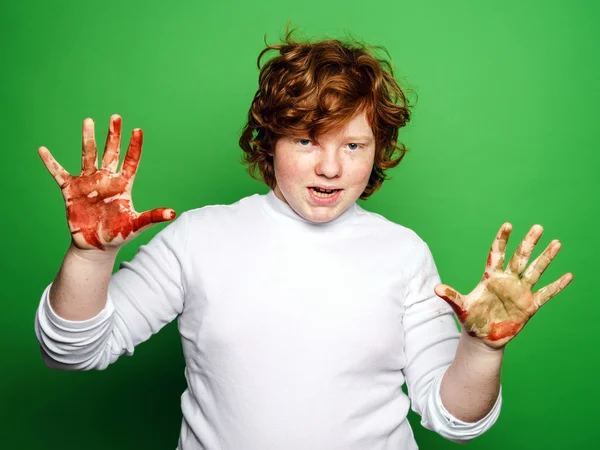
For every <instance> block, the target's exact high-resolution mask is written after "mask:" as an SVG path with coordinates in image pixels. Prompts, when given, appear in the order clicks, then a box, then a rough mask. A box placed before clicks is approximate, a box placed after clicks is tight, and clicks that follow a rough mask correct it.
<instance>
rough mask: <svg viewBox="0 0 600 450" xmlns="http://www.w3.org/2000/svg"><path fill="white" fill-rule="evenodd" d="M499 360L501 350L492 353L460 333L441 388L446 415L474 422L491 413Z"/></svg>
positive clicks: (497, 378)
mask: <svg viewBox="0 0 600 450" xmlns="http://www.w3.org/2000/svg"><path fill="white" fill-rule="evenodd" d="M503 356H504V349H503V348H502V349H499V350H496V349H492V348H490V347H488V346H487V345H485V344H484V343H483V342H481V341H479V340H477V339H476V338H473V337H471V336H469V335H468V334H466V333H465V331H464V330H463V332H462V334H461V336H460V340H459V343H458V348H457V350H456V356H455V358H454V361H453V362H452V364H451V365H450V367H449V368H448V370H447V371H446V373H445V374H444V377H443V379H442V384H441V392H440V395H441V399H442V403H443V405H444V407H445V408H446V410H447V411H448V412H449V413H450V414H452V415H453V416H454V417H456V418H457V419H460V420H462V421H465V422H476V421H478V420H480V419H482V418H483V417H485V416H486V414H488V413H489V412H490V411H491V409H492V408H493V406H494V404H495V403H496V400H497V398H498V394H499V392H500V372H501V368H502V359H503Z"/></svg>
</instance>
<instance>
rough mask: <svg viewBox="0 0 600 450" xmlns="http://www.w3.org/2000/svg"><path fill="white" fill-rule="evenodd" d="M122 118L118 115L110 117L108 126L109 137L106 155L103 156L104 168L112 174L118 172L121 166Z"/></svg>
mask: <svg viewBox="0 0 600 450" xmlns="http://www.w3.org/2000/svg"><path fill="white" fill-rule="evenodd" d="M121 126H122V120H121V117H120V116H119V115H117V114H113V115H112V116H110V123H109V125H108V135H107V136H106V144H105V145H104V154H103V155H102V168H103V169H108V170H110V171H111V172H116V171H117V166H118V165H119V152H120V149H121Z"/></svg>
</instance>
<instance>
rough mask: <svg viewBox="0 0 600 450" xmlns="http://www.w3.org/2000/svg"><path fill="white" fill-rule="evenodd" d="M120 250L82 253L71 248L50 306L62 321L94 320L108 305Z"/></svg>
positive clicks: (58, 275) (51, 292)
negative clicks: (111, 280) (110, 286)
mask: <svg viewBox="0 0 600 450" xmlns="http://www.w3.org/2000/svg"><path fill="white" fill-rule="evenodd" d="M117 253H118V250H117V249H110V250H104V251H103V250H80V249H78V248H77V247H75V246H73V245H71V246H69V249H68V250H67V253H66V255H65V258H64V260H63V263H62V266H61V268H60V270H59V272H58V274H57V275H56V278H55V279H54V282H53V284H52V288H51V290H50V305H51V306H52V309H53V310H54V312H55V313H56V314H57V315H59V316H60V317H62V318H63V319H67V320H73V321H82V320H87V319H91V318H92V317H95V316H96V315H97V314H98V313H99V312H100V311H102V309H103V308H104V306H105V305H106V299H107V292H108V284H109V282H110V277H111V274H112V270H113V266H114V263H115V259H116V257H117Z"/></svg>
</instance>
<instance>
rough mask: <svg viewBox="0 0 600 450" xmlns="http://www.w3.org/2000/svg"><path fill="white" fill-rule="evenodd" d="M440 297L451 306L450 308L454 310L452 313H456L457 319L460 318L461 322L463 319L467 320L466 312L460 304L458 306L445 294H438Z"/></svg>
mask: <svg viewBox="0 0 600 450" xmlns="http://www.w3.org/2000/svg"><path fill="white" fill-rule="evenodd" d="M440 297H441V298H443V299H444V300H446V302H447V303H448V304H449V305H450V306H451V307H452V309H453V310H454V314H456V317H458V320H460V322H461V323H464V322H465V320H467V312H466V311H465V310H464V309H462V308H461V307H460V306H458V305H457V304H456V303H454V301H452V300H451V299H450V297H448V296H446V295H440Z"/></svg>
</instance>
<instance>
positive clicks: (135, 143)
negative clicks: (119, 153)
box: [121, 128, 144, 178]
mask: <svg viewBox="0 0 600 450" xmlns="http://www.w3.org/2000/svg"><path fill="white" fill-rule="evenodd" d="M143 140H144V134H143V132H142V130H140V129H139V128H136V129H135V130H133V132H132V133H131V140H130V141H129V148H128V149H127V154H126V155H125V159H124V160H123V166H122V167H121V173H122V174H123V176H124V177H125V178H131V177H133V176H134V175H135V173H136V171H137V167H138V164H139V162H140V157H141V155H142V141H143Z"/></svg>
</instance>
